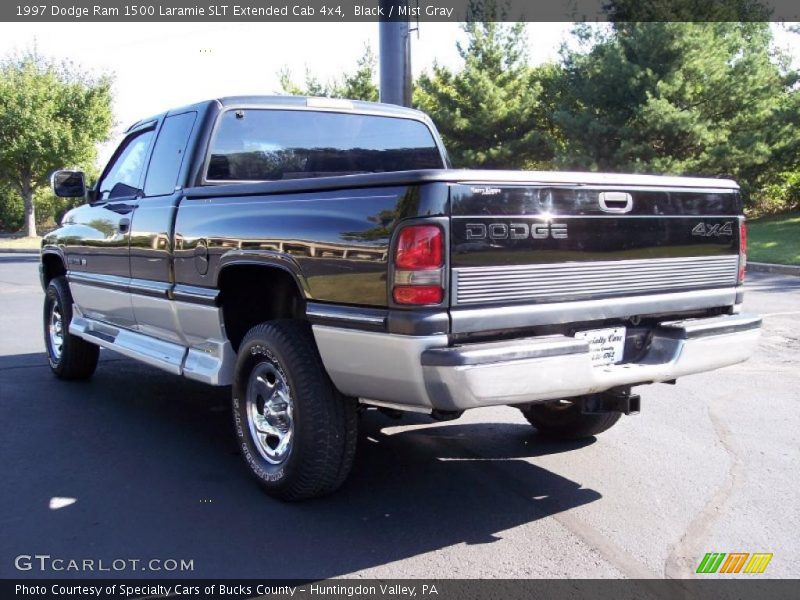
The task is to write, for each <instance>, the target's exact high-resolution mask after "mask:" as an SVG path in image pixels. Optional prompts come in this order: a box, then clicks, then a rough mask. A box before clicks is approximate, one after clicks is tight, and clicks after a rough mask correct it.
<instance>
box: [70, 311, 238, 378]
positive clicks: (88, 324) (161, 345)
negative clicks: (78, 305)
mask: <svg viewBox="0 0 800 600" xmlns="http://www.w3.org/2000/svg"><path fill="white" fill-rule="evenodd" d="M69 332H70V333H71V334H72V335H76V336H78V337H80V338H83V339H84V340H86V341H87V342H91V343H92V344H97V345H98V346H100V347H101V348H107V349H108V350H113V351H114V352H118V353H119V354H122V355H123V356H127V357H128V358H133V359H134V360H138V361H140V362H143V363H145V364H148V365H150V366H152V367H157V368H159V369H163V370H164V371H167V372H168V373H172V374H174V375H185V376H186V377H188V378H189V379H195V380H197V381H202V382H204V383H209V384H211V385H229V384H230V382H231V380H232V376H233V364H234V362H235V360H236V355H235V353H234V352H233V349H232V348H231V345H230V343H229V342H224V343H219V342H208V343H206V344H203V345H202V347H197V348H195V347H191V348H187V347H186V346H182V345H180V344H175V343H173V342H167V341H164V340H159V339H156V338H154V337H152V336H149V335H145V334H143V333H138V332H136V331H131V330H129V329H123V328H120V327H115V326H113V325H109V324H108V323H102V322H100V321H95V320H94V319H90V318H88V317H85V316H83V315H81V314H80V313H79V312H78V311H77V310H76V311H75V314H73V316H72V322H71V323H70V324H69Z"/></svg>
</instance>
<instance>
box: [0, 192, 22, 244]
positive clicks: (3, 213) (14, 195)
mask: <svg viewBox="0 0 800 600" xmlns="http://www.w3.org/2000/svg"><path fill="white" fill-rule="evenodd" d="M24 216H25V211H24V209H23V205H22V197H21V196H20V195H19V192H17V191H16V190H15V189H14V188H12V187H11V186H10V185H3V184H0V231H6V232H9V233H11V232H16V231H19V230H20V229H22V221H23V217H24Z"/></svg>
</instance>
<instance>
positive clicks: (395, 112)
mask: <svg viewBox="0 0 800 600" xmlns="http://www.w3.org/2000/svg"><path fill="white" fill-rule="evenodd" d="M211 104H216V105H218V106H219V107H221V108H223V109H227V108H235V107H256V108H291V109H298V108H306V109H309V110H313V109H315V108H317V109H322V110H341V111H348V112H349V111H352V112H355V113H369V114H375V115H385V116H387V117H403V118H407V119H417V120H424V121H428V122H430V119H429V117H428V116H427V115H426V114H425V113H424V112H422V111H419V110H415V109H413V108H407V107H405V106H397V105H396V104H383V103H380V102H365V101H363V100H342V99H338V98H318V97H313V96H288V95H287V96H225V97H222V98H214V99H212V100H203V101H202V102H195V103H194V104H188V105H185V106H180V107H177V108H172V109H170V110H168V111H166V112H164V113H160V114H157V115H153V116H151V117H147V118H145V119H140V120H139V121H136V122H135V123H134V124H133V125H131V126H130V127H128V129H127V130H126V131H130V130H132V129H134V128H135V127H137V126H138V125H140V124H142V123H147V122H150V121H154V120H156V119H160V118H161V117H163V116H166V115H176V114H180V113H183V112H186V111H188V110H197V111H203V110H205V109H207V108H208V107H209V105H211Z"/></svg>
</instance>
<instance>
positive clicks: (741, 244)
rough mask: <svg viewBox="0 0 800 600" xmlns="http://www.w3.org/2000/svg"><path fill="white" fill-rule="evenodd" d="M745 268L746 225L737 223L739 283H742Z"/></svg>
mask: <svg viewBox="0 0 800 600" xmlns="http://www.w3.org/2000/svg"><path fill="white" fill-rule="evenodd" d="M746 267H747V224H746V223H745V221H744V219H742V220H741V221H739V283H740V284H742V283H744V272H745V268H746Z"/></svg>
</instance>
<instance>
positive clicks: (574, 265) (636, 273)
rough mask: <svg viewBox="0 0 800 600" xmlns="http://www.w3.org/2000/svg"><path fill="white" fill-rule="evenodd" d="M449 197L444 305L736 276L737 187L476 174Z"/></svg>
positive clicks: (689, 286) (612, 293) (721, 283)
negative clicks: (525, 180)
mask: <svg viewBox="0 0 800 600" xmlns="http://www.w3.org/2000/svg"><path fill="white" fill-rule="evenodd" d="M709 181H713V180H709ZM450 197H451V236H450V239H451V248H450V266H451V269H452V288H451V289H452V295H451V304H452V305H453V306H454V307H463V308H467V307H469V308H478V307H481V306H492V305H502V306H508V305H513V304H537V303H553V302H567V301H576V300H592V299H603V298H622V297H630V296H642V295H650V294H662V293H669V292H684V291H694V290H704V289H714V288H734V287H735V286H736V285H737V281H738V269H739V220H740V215H741V201H740V198H739V194H738V190H737V189H733V188H724V187H720V188H715V187H708V188H700V187H691V188H686V187H657V186H625V185H615V186H613V187H612V186H602V185H597V186H595V185H569V184H563V185H562V184H557V185H553V184H537V185H525V184H507V183H497V184H494V183H492V182H491V181H490V182H483V181H481V182H480V183H459V184H454V185H452V186H451V196H450Z"/></svg>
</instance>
